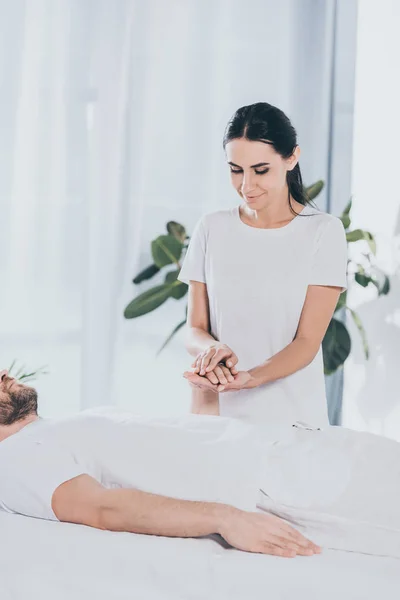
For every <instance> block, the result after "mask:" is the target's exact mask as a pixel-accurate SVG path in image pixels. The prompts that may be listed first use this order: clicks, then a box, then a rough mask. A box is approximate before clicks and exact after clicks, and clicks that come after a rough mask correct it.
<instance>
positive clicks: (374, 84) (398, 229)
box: [343, 0, 400, 441]
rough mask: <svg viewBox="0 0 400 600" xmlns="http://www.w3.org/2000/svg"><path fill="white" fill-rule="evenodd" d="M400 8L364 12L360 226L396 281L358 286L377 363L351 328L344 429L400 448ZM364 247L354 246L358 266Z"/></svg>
mask: <svg viewBox="0 0 400 600" xmlns="http://www.w3.org/2000/svg"><path fill="white" fill-rule="evenodd" d="M399 28H400V4H399V3H398V2H397V1H396V0H382V1H381V2H379V3H376V2H374V0H363V1H362V2H360V4H359V25H358V40H357V70H356V95H355V130H354V172H353V210H352V212H353V226H354V228H358V227H360V228H362V229H366V230H368V231H371V233H372V234H373V235H374V236H375V238H376V243H377V256H376V264H377V265H378V266H379V267H381V268H382V269H383V270H384V271H386V272H387V273H388V274H389V275H390V277H391V290H390V292H389V294H388V295H387V296H381V297H380V298H377V297H376V296H377V294H376V291H375V290H374V289H371V288H372V286H369V287H368V288H366V289H364V288H361V287H360V286H354V287H353V288H352V290H350V294H349V302H350V303H351V306H352V308H354V309H355V310H356V311H357V313H358V314H359V316H360V319H361V321H362V323H363V325H364V328H365V330H366V335H367V339H368V343H369V348H370V358H369V360H368V361H367V360H365V357H364V353H363V349H362V345H361V341H360V336H359V333H358V331H357V330H356V328H355V327H354V326H353V325H352V324H351V327H352V330H351V337H352V340H353V350H352V354H351V356H350V358H349V361H348V362H347V363H346V369H345V381H346V386H345V393H344V414H343V417H344V424H346V425H348V426H350V427H354V428H356V429H362V430H368V431H371V432H373V433H378V434H382V435H386V436H388V437H392V438H394V439H397V440H399V441H400V394H399V357H400V197H399V190H398V183H397V168H398V167H397V154H398V143H399V138H400V123H399V117H398V114H399V106H400V85H399V67H398V59H399V56H400V38H399V35H398V31H399ZM364 250H365V247H363V242H358V243H357V244H352V254H353V257H354V259H357V258H358V259H360V256H361V255H362V252H364Z"/></svg>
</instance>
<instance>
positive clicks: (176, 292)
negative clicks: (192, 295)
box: [171, 281, 189, 300]
mask: <svg viewBox="0 0 400 600" xmlns="http://www.w3.org/2000/svg"><path fill="white" fill-rule="evenodd" d="M188 289H189V286H188V285H187V284H186V283H183V281H177V282H176V283H175V284H174V285H173V286H172V289H171V296H172V298H175V300H180V299H181V298H183V297H184V296H186V294H187V292H188Z"/></svg>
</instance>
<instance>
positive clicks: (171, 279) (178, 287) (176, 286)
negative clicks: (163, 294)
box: [165, 269, 189, 300]
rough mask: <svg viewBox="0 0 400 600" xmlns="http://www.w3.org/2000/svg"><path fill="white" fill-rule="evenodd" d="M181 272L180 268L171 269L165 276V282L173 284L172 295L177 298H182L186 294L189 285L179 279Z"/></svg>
mask: <svg viewBox="0 0 400 600" xmlns="http://www.w3.org/2000/svg"><path fill="white" fill-rule="evenodd" d="M179 273H180V269H177V270H176V271H170V272H169V273H167V275H166V277H165V283H167V284H169V285H170V286H171V297H172V298H175V300H180V299H181V298H183V297H184V296H186V294H187V291H188V289H189V286H188V285H187V284H186V283H183V282H182V281H177V277H178V275H179Z"/></svg>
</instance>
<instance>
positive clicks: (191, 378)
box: [183, 371, 255, 393]
mask: <svg viewBox="0 0 400 600" xmlns="http://www.w3.org/2000/svg"><path fill="white" fill-rule="evenodd" d="M210 375H211V374H210V373H207V375H206V376H205V375H199V374H198V373H196V372H193V371H185V373H184V374H183V376H184V377H185V378H186V379H187V380H188V382H189V383H190V384H191V385H194V386H196V387H199V388H202V389H206V390H212V391H214V392H215V393H221V392H233V391H237V390H243V389H249V388H252V387H255V381H254V378H253V377H252V376H251V375H250V373H249V372H248V371H239V372H237V374H236V375H233V376H232V375H231V379H233V381H227V383H226V384H223V383H213V382H212V381H211V380H210ZM215 379H217V377H216V376H215Z"/></svg>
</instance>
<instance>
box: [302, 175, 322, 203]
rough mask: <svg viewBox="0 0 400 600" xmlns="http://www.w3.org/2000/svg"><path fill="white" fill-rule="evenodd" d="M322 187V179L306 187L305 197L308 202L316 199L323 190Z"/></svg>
mask: <svg viewBox="0 0 400 600" xmlns="http://www.w3.org/2000/svg"><path fill="white" fill-rule="evenodd" d="M324 185H325V184H324V182H323V181H322V179H319V180H318V181H316V182H315V183H313V184H312V185H310V186H309V187H306V188H305V192H306V194H307V196H308V197H309V199H310V200H314V198H316V197H317V196H318V194H320V193H321V191H322V190H323V187H324Z"/></svg>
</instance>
